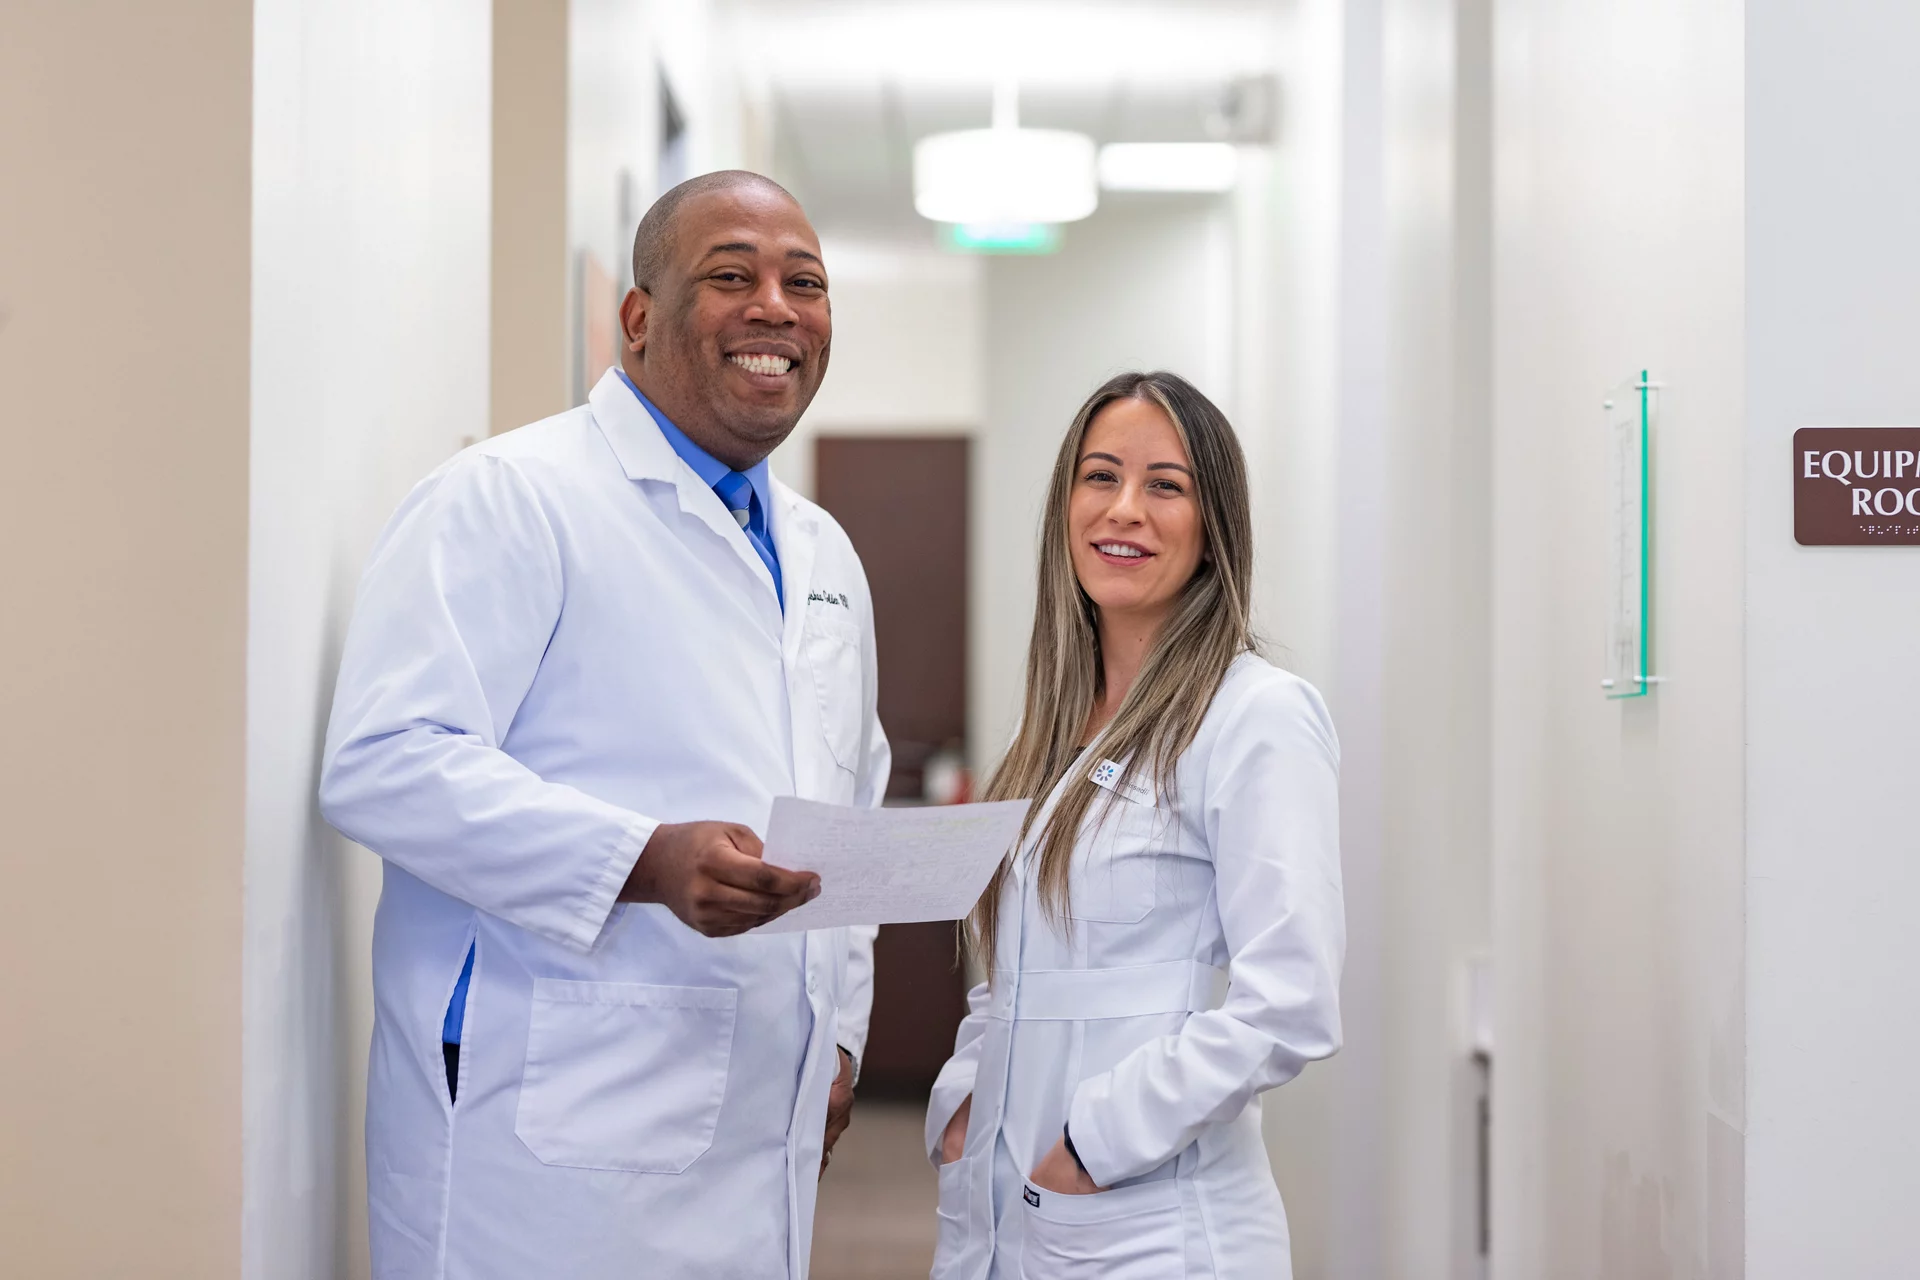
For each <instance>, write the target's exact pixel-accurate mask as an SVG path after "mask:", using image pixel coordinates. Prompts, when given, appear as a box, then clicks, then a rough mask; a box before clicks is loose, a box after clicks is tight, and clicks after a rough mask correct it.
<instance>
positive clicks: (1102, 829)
mask: <svg viewBox="0 0 1920 1280" xmlns="http://www.w3.org/2000/svg"><path fill="white" fill-rule="evenodd" d="M1103 807H1104V808H1105V811H1104V812H1103V811H1102V810H1103ZM1087 822H1088V824H1089V827H1090V829H1091V839H1087V838H1084V837H1083V839H1082V842H1081V847H1082V850H1083V852H1082V853H1081V855H1080V857H1079V860H1078V861H1077V863H1076V865H1075V867H1074V872H1073V881H1072V884H1071V885H1070V886H1069V893H1068V898H1069V905H1068V907H1067V914H1068V915H1070V916H1072V917H1073V918H1074V919H1076V920H1095V921H1105V922H1108V923H1112V924H1134V923H1136V922H1138V921H1140V920H1142V919H1144V918H1145V917H1146V914H1147V912H1149V911H1151V910H1153V904H1154V881H1155V876H1156V873H1157V868H1156V867H1155V865H1154V858H1155V854H1156V853H1157V851H1158V848H1159V843H1160V836H1161V826H1162V823H1161V814H1160V811H1159V810H1158V809H1156V808H1154V807H1153V806H1152V805H1150V804H1142V803H1140V802H1138V801H1135V800H1128V799H1124V798H1121V797H1115V798H1113V799H1112V800H1110V801H1109V800H1106V799H1104V798H1102V799H1096V800H1095V801H1094V803H1093V809H1092V811H1091V812H1090V813H1089V814H1088V815H1087Z"/></svg>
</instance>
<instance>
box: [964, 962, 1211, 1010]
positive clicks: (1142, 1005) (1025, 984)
mask: <svg viewBox="0 0 1920 1280" xmlns="http://www.w3.org/2000/svg"><path fill="white" fill-rule="evenodd" d="M1226 981H1227V973H1226V970H1224V969H1216V968H1215V967H1214V966H1212V965H1210V964H1202V963H1200V962H1199V961H1197V960H1172V961H1168V962H1166V963H1163V964H1139V965H1125V966H1122V967H1119V968H1114V969H1039V970H1034V969H1029V970H1028V971H1026V972H1025V973H1019V974H1016V973H1009V972H1007V971H1006V970H1004V969H1003V970H1000V971H998V972H996V973H995V974H994V983H993V985H994V988H995V996H994V1008H993V1011H992V1016H994V1017H999V1018H1011V1019H1012V1020H1013V1021H1015V1022H1039V1021H1051V1022H1084V1021H1088V1020H1091V1019H1094V1018H1137V1017H1140V1016H1142V1015H1145V1014H1155V1013H1197V1012H1200V1011H1201V1010H1204V1009H1211V1008H1214V1007H1216V1006H1217V1005H1218V1004H1219V1000H1220V996H1221V995H1222V994H1223V993H1224V992H1225V990H1226ZM1006 993H1010V994H1006Z"/></svg>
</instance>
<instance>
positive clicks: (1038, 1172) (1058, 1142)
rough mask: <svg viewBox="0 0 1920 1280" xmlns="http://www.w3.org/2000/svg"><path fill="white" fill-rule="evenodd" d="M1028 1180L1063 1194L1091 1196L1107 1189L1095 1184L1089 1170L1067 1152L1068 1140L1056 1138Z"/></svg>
mask: <svg viewBox="0 0 1920 1280" xmlns="http://www.w3.org/2000/svg"><path fill="white" fill-rule="evenodd" d="M1027 1181H1028V1182H1030V1183H1032V1184H1033V1185H1034V1186H1035V1187H1037V1188H1039V1189H1040V1190H1041V1191H1051V1192H1053V1193H1054V1194H1056V1195H1062V1196H1090V1195H1092V1194H1094V1193H1095V1192H1096V1191H1105V1190H1106V1188H1105V1187H1100V1186H1095V1185H1094V1181H1093V1179H1092V1178H1090V1177H1088V1176H1087V1171H1086V1170H1085V1169H1082V1168H1081V1167H1080V1165H1079V1162H1078V1161H1076V1160H1075V1159H1074V1158H1073V1157H1072V1156H1071V1155H1068V1154H1067V1140H1066V1139H1065V1138H1055V1139H1054V1140H1053V1146H1052V1147H1050V1148H1049V1149H1048V1151H1047V1154H1046V1155H1044V1156H1042V1157H1040V1163H1039V1164H1038V1165H1036V1166H1034V1170H1033V1172H1032V1173H1031V1174H1029V1175H1028V1176H1027Z"/></svg>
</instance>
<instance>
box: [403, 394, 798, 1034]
mask: <svg viewBox="0 0 1920 1280" xmlns="http://www.w3.org/2000/svg"><path fill="white" fill-rule="evenodd" d="M620 381H622V382H624V383H626V384H627V389H628V390H629V391H631V392H633V394H634V398H635V399H637V400H639V401H640V403H641V405H642V406H644V407H645V409H646V411H647V413H648V415H649V416H651V417H652V418H653V420H654V422H655V423H656V424H658V425H659V427H660V434H661V435H663V436H665V437H666V438H667V443H668V444H670V445H672V446H673V451H674V452H675V453H677V454H679V455H680V458H681V460H682V461H684V462H685V463H686V464H687V465H688V466H690V467H692V468H693V473H694V474H695V475H697V476H699V477H700V479H701V481H702V482H703V483H705V484H706V485H707V486H708V487H709V488H712V489H715V490H717V491H719V492H720V493H721V498H722V501H726V499H727V491H729V490H735V489H737V488H738V482H737V481H736V482H734V483H731V484H726V485H725V488H724V489H722V488H721V486H722V485H723V483H724V482H726V481H728V480H729V478H730V477H732V476H735V475H738V476H741V477H744V478H745V480H746V482H747V484H748V486H749V492H750V505H749V507H748V516H747V523H746V524H744V525H742V526H741V529H742V531H743V532H744V533H745V534H746V535H747V541H748V542H749V543H751V544H753V549H754V550H755V551H757V552H758V553H759V554H760V559H761V560H763V561H764V562H765V563H766V566H767V571H768V572H769V573H771V574H772V575H773V594H774V598H775V599H777V600H778V601H779V602H780V612H781V613H782V614H783V615H784V614H785V613H786V611H787V596H786V589H785V586H784V584H783V583H782V582H781V579H780V553H779V552H778V551H776V550H775V549H774V545H773V530H772V526H771V524H770V523H769V522H768V520H767V512H769V511H770V510H772V509H773V488H772V473H771V472H770V471H769V470H768V469H767V461H766V459H765V458H762V459H761V460H760V461H759V462H756V463H755V464H754V465H753V466H751V467H748V468H747V469H746V470H745V471H740V472H736V471H734V470H733V469H732V468H731V467H729V466H728V465H727V464H726V463H724V462H722V461H720V459H718V458H716V457H714V456H713V455H712V454H710V453H708V452H707V451H706V450H705V449H702V448H701V447H700V446H699V445H697V444H695V443H694V442H693V441H692V439H691V438H689V437H688V435H687V433H686V432H684V431H682V430H681V429H680V428H679V427H676V426H674V425H673V423H672V421H671V420H669V419H668V417H667V415H666V414H664V413H662V412H660V410H659V409H658V408H656V407H655V406H654V403H653V401H651V400H649V399H647V398H646V397H645V396H644V395H641V394H640V388H638V387H636V386H634V385H633V379H632V378H629V377H628V376H627V374H626V371H625V370H624V369H623V370H621V371H620ZM732 505H733V504H732V503H731V502H728V506H729V507H731V506H732ZM472 981H473V948H472V947H468V948H467V961H466V963H465V964H464V965H462V966H461V969H460V979H459V981H457V982H455V983H454V984H453V998H452V999H450V1000H448V1001H447V1016H446V1019H445V1020H444V1021H442V1022H441V1024H440V1039H441V1041H442V1042H444V1043H446V1044H459V1043H460V1026H461V1024H462V1023H464V1022H465V1021H466V1020H467V987H468V986H469V985H471V983H472Z"/></svg>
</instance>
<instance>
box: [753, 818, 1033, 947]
mask: <svg viewBox="0 0 1920 1280" xmlns="http://www.w3.org/2000/svg"><path fill="white" fill-rule="evenodd" d="M1026 813H1027V802H1026V801H1025V800H1004V801H1000V802H997V803H994V804H960V805H930V806H926V807H917V808H911V809H854V808H848V807H845V806H842V805H833V804H821V803H819V802H817V801H812V800H800V799H797V798H795V797H793V796H780V797H778V798H777V799H775V800H774V802H773V816H772V817H771V818H770V819H769V821H768V823H767V839H766V846H765V852H764V854H763V856H764V857H765V859H766V861H767V862H768V863H770V864H772V865H773V866H777V867H783V868H786V869H787V870H789V871H802V872H812V873H813V874H815V875H817V876H819V878H820V893H819V896H817V897H815V898H814V899H812V900H811V901H809V902H806V903H803V904H802V905H800V906H798V907H795V908H794V909H793V910H791V911H789V912H787V913H786V914H785V915H783V916H781V917H780V918H778V919H777V920H773V921H770V922H769V923H767V924H764V925H761V926H760V927H759V928H758V929H755V930H754V932H755V933H789V932H793V931H796V930H801V929H832V928H837V927H839V926H841V925H872V924H905V923H908V922H910V921H917V920H957V919H959V918H960V917H962V916H964V915H966V914H967V912H969V911H971V910H972V909H973V904H974V902H975V901H977V900H978V899H979V897H980V894H981V892H982V891H983V890H984V889H985V888H986V887H987V881H988V880H989V879H991V878H992V876H993V871H994V868H995V867H997V866H999V865H1000V860H1001V859H1002V858H1004V857H1005V856H1006V854H1007V852H1008V850H1010V849H1012V848H1013V843H1014V841H1015V840H1017V839H1018V838H1019V835H1020V824H1021V822H1022V821H1023V820H1024V819H1025V817H1026Z"/></svg>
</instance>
